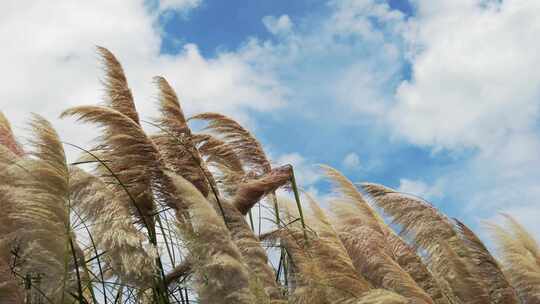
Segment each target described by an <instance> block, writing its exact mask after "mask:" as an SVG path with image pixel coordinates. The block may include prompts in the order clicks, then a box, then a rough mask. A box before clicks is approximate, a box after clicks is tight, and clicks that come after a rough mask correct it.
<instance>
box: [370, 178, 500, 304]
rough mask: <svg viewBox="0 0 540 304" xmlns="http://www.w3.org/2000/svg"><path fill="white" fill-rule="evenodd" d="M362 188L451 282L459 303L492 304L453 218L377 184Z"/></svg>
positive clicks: (441, 274)
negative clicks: (455, 227)
mask: <svg viewBox="0 0 540 304" xmlns="http://www.w3.org/2000/svg"><path fill="white" fill-rule="evenodd" d="M362 187H363V189H364V190H365V191H366V192H367V193H368V194H369V195H370V196H371V197H372V198H373V199H374V202H375V203H376V204H377V205H378V206H379V207H380V208H382V209H383V210H384V212H385V213H386V214H387V215H389V216H390V217H392V219H393V221H394V223H396V224H399V225H401V227H402V232H401V233H402V234H405V235H408V236H411V237H412V238H413V239H414V242H415V244H416V245H417V246H419V247H420V248H422V249H424V250H426V252H427V253H428V254H429V260H428V261H429V267H430V269H431V270H432V271H433V273H434V274H435V275H436V276H437V277H438V279H439V280H445V281H447V282H448V284H449V285H450V286H451V288H452V292H453V295H454V296H455V297H456V298H457V299H459V301H462V302H465V303H478V304H480V303H490V299H489V294H488V291H487V286H485V282H484V281H482V279H481V278H480V277H479V275H480V274H479V269H478V268H477V267H476V265H474V263H472V261H471V257H472V253H471V251H470V250H469V249H468V248H467V246H466V245H465V243H464V241H463V240H462V239H461V238H460V236H459V235H458V234H457V232H456V230H455V229H454V224H453V223H452V222H451V220H450V219H449V218H447V217H446V216H444V215H443V214H441V213H440V212H438V211H437V209H435V208H434V207H433V206H431V205H430V204H428V203H426V202H424V201H422V200H420V199H418V198H416V197H412V196H408V195H404V194H401V193H398V192H396V191H394V190H392V189H389V188H386V187H384V186H380V185H376V184H363V185H362Z"/></svg>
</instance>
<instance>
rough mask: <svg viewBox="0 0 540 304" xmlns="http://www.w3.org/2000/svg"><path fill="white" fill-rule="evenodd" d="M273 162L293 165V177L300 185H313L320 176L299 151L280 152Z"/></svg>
mask: <svg viewBox="0 0 540 304" xmlns="http://www.w3.org/2000/svg"><path fill="white" fill-rule="evenodd" d="M275 163H276V164H279V165H284V164H291V165H293V167H294V175H295V178H296V180H297V181H298V183H300V185H301V186H302V187H307V186H310V185H313V184H314V183H316V182H317V181H318V180H320V179H321V177H322V176H321V174H320V172H318V171H317V170H316V168H315V167H314V165H312V164H311V163H310V162H308V161H307V160H306V159H305V158H304V157H303V156H302V155H300V154H299V153H287V154H282V155H280V156H278V157H277V158H276V160H275Z"/></svg>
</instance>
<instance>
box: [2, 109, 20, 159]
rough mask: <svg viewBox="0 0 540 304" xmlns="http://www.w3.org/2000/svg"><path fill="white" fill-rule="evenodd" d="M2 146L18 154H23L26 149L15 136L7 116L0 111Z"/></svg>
mask: <svg viewBox="0 0 540 304" xmlns="http://www.w3.org/2000/svg"><path fill="white" fill-rule="evenodd" d="M0 146H4V147H6V148H7V149H8V150H10V151H11V152H12V153H13V154H15V155H17V156H23V155H24V150H23V148H22V146H21V144H20V143H19V142H18V141H17V139H16V138H15V135H14V134H13V130H12V129H11V124H10V123H9V121H8V119H7V118H6V116H5V115H4V114H3V113H2V112H0Z"/></svg>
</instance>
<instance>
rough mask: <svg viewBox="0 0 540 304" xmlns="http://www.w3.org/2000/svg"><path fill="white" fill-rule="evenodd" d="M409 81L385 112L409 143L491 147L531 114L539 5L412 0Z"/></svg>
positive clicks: (539, 56) (538, 62)
mask: <svg viewBox="0 0 540 304" xmlns="http://www.w3.org/2000/svg"><path fill="white" fill-rule="evenodd" d="M417 5H418V10H419V13H418V14H419V16H418V17H417V18H415V19H414V21H413V24H414V26H412V27H411V28H410V31H411V32H410V33H408V34H409V35H408V42H409V43H410V44H411V46H412V48H413V49H416V50H418V51H417V52H416V53H414V54H413V57H412V65H413V71H414V75H413V79H412V80H411V81H406V82H403V83H402V84H401V86H400V87H399V88H398V91H397V95H396V97H397V104H396V105H395V107H393V109H392V112H391V113H390V120H391V124H392V125H393V126H394V128H395V130H396V131H397V132H398V133H399V134H401V135H403V136H405V137H406V138H408V139H409V140H410V141H411V142H414V143H417V144H423V145H433V146H439V147H442V148H460V147H473V148H478V147H480V148H481V149H491V150H492V149H499V147H500V145H501V144H504V142H505V141H506V140H507V139H508V138H509V137H511V136H514V135H516V134H520V133H522V132H526V131H528V130H530V129H531V128H532V127H533V126H534V124H535V121H536V120H537V119H538V116H539V106H540V102H539V101H540V90H539V89H538V88H539V86H540V52H539V50H540V43H539V42H538V39H536V38H535V37H536V36H537V34H538V30H539V29H540V20H539V19H538V18H537V16H538V14H540V2H537V1H529V2H523V1H503V2H502V3H501V4H500V6H497V7H493V6H492V7H491V8H485V7H482V6H480V5H479V4H478V2H477V1H472V0H468V1H466V0H459V1H455V0H445V1H423V0H421V1H417Z"/></svg>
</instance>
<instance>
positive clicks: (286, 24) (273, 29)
mask: <svg viewBox="0 0 540 304" xmlns="http://www.w3.org/2000/svg"><path fill="white" fill-rule="evenodd" d="M262 22H263V24H264V26H265V27H266V29H267V30H268V31H269V32H270V33H272V34H274V35H282V34H288V33H290V32H291V30H292V28H293V25H294V24H293V22H292V21H291V18H289V16H288V15H281V16H280V17H279V18H276V17H275V16H265V17H264V18H263V19H262Z"/></svg>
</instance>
